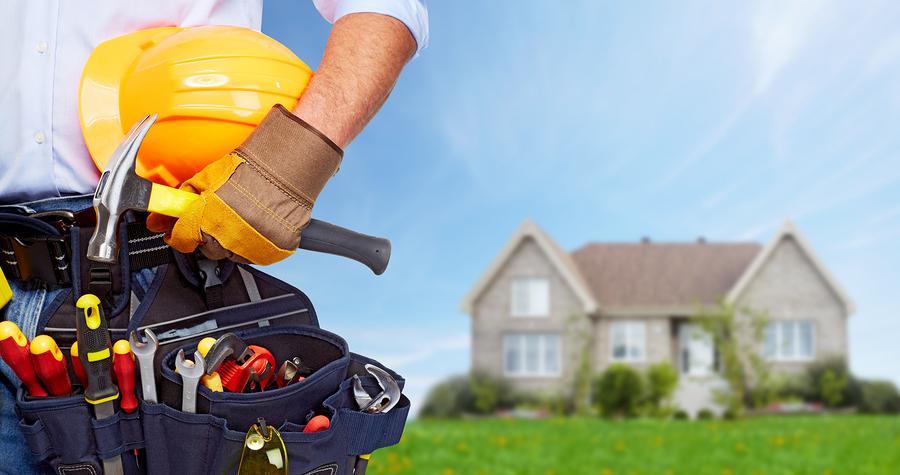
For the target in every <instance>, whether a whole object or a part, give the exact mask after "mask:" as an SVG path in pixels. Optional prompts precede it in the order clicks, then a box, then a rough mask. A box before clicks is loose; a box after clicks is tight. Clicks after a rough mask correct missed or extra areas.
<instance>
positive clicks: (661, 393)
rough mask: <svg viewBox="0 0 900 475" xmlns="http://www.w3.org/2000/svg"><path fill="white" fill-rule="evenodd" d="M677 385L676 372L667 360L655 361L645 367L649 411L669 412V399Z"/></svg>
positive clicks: (664, 413) (661, 413)
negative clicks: (655, 362)
mask: <svg viewBox="0 0 900 475" xmlns="http://www.w3.org/2000/svg"><path fill="white" fill-rule="evenodd" d="M676 387H678V372H676V371H675V368H673V367H672V365H671V364H670V363H668V362H663V363H657V364H654V365H651V366H650V367H649V368H647V394H646V399H647V404H648V405H649V407H650V410H651V412H653V413H654V414H657V415H666V413H668V412H671V408H670V407H669V399H670V398H671V397H672V394H673V393H674V392H675V388H676Z"/></svg>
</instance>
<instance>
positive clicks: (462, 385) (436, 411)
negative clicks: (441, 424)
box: [419, 376, 473, 418]
mask: <svg viewBox="0 0 900 475" xmlns="http://www.w3.org/2000/svg"><path fill="white" fill-rule="evenodd" d="M472 400H473V398H472V397H471V393H470V391H469V377H468V376H455V377H452V378H450V379H448V380H446V381H444V382H442V383H439V384H438V385H437V386H435V387H433V388H431V390H430V391H428V395H427V396H426V397H425V403H424V404H423V405H422V410H421V411H419V415H420V416H422V417H434V418H446V417H459V416H461V415H462V413H463V412H464V410H463V408H464V407H465V406H467V405H469V404H471V401H472Z"/></svg>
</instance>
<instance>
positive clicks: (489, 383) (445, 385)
mask: <svg viewBox="0 0 900 475" xmlns="http://www.w3.org/2000/svg"><path fill="white" fill-rule="evenodd" d="M518 401H519V398H518V397H517V395H516V394H515V393H514V392H513V390H512V388H511V386H510V384H509V382H508V381H506V380H504V379H502V378H496V377H494V376H489V375H486V374H483V373H473V374H471V375H468V376H455V377H452V378H450V379H448V380H446V381H444V382H442V383H440V384H438V385H437V386H435V387H434V388H432V389H431V391H429V392H428V396H426V397H425V404H424V405H423V406H422V410H421V411H420V412H419V414H420V415H421V416H422V417H426V418H427V417H434V418H446V417H459V416H461V415H463V414H493V413H494V412H496V411H497V410H500V409H512V408H513V407H514V406H515V405H516V404H517V403H518Z"/></svg>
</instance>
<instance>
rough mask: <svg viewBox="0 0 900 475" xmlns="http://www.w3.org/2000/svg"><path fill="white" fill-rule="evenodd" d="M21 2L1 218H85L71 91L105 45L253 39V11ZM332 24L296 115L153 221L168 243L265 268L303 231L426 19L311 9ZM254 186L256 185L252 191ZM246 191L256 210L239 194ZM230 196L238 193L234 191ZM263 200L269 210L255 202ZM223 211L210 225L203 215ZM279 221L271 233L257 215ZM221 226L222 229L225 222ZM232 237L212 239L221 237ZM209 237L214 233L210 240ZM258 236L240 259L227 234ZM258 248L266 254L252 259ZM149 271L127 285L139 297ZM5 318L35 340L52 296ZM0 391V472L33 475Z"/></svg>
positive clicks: (195, 5) (345, 6)
mask: <svg viewBox="0 0 900 475" xmlns="http://www.w3.org/2000/svg"><path fill="white" fill-rule="evenodd" d="M86 3H87V2H64V1H59V0H57V1H50V0H44V1H39V0H20V1H16V2H13V3H12V5H6V11H5V12H4V15H3V18H4V19H3V20H0V21H2V23H3V28H2V29H0V58H2V61H3V62H4V63H5V64H4V66H3V67H2V68H0V123H2V124H3V126H2V127H0V210H2V209H3V207H4V206H6V207H7V209H9V208H10V207H19V208H22V207H25V208H27V209H29V210H33V211H46V210H52V209H69V210H78V209H84V208H86V207H88V206H89V205H90V196H85V195H86V194H90V193H92V192H93V190H94V188H95V186H96V181H97V178H98V176H99V175H98V171H97V170H96V168H95V167H94V165H93V163H92V161H91V159H90V156H89V154H88V151H87V149H86V147H85V144H84V141H83V138H82V135H81V129H80V126H79V118H78V107H77V100H78V98H77V91H78V83H79V78H80V75H81V69H82V68H83V66H84V63H85V61H86V60H87V58H88V56H89V54H90V53H91V51H92V49H93V48H94V47H95V46H96V45H98V44H99V43H101V42H103V41H105V40H107V39H110V38H113V37H116V36H120V35H123V34H126V33H129V32H132V31H136V30H140V29H145V28H151V27H158V26H168V25H174V26H194V25H205V24H222V25H236V26H244V27H250V28H254V29H259V28H260V23H261V9H262V2H261V1H260V0H158V1H154V2H122V1H118V0H96V1H94V2H89V3H90V4H86ZM313 3H314V4H315V7H316V8H317V9H318V11H319V12H320V13H321V14H322V16H323V17H324V18H325V19H326V20H328V21H329V22H332V23H333V24H334V26H333V28H332V30H331V33H330V36H329V39H328V43H327V46H326V50H325V54H324V57H323V58H322V61H321V63H320V66H319V68H318V70H317V71H316V75H315V76H314V78H313V80H312V81H311V82H310V84H309V85H308V86H307V88H306V90H305V91H304V93H303V96H302V97H301V100H300V102H299V103H298V105H297V106H296V107H295V108H294V110H293V111H286V110H278V109H273V111H272V112H270V114H269V115H268V116H267V118H266V119H265V120H264V121H263V123H262V124H261V125H260V127H259V128H258V129H257V131H256V132H255V133H254V135H253V136H252V137H251V138H250V139H248V141H247V142H245V144H244V145H242V146H241V147H239V148H238V149H237V150H236V151H235V152H234V153H233V154H230V155H229V156H228V157H223V159H222V160H220V161H219V162H214V163H213V164H212V165H210V166H209V167H207V169H205V170H204V171H203V172H201V173H200V174H198V177H197V179H195V180H191V182H190V183H189V185H188V186H190V188H191V189H192V191H195V192H198V193H202V194H203V196H204V198H203V199H201V200H198V202H196V203H195V205H193V207H192V208H191V209H190V210H189V211H188V213H186V215H185V217H183V218H182V219H179V220H177V221H173V220H169V219H165V218H164V217H153V218H154V219H152V220H150V221H148V226H150V227H152V228H154V229H159V230H166V231H169V235H168V241H169V243H170V244H171V245H172V246H173V247H175V248H176V249H178V250H179V251H182V252H190V251H192V250H194V249H199V250H201V251H202V252H203V253H204V254H206V255H208V256H210V257H214V258H222V257H231V258H235V259H239V260H245V261H251V262H256V263H269V262H274V261H276V260H279V259H282V258H284V257H286V256H287V255H288V254H289V253H290V251H291V250H292V249H291V246H296V241H298V240H299V230H301V229H302V228H303V226H305V224H306V223H307V222H308V220H309V215H310V211H311V208H312V205H313V203H314V201H315V198H316V196H317V195H318V193H319V192H320V191H321V189H322V187H324V185H325V182H326V181H327V180H328V178H330V176H331V175H332V174H333V173H334V172H335V171H336V170H337V167H338V164H339V163H340V160H341V155H342V150H343V149H344V148H345V147H346V146H347V145H348V144H349V143H350V142H351V141H352V140H353V138H354V137H355V136H356V135H357V134H358V133H359V132H360V131H361V130H362V129H363V128H364V127H365V125H366V124H367V123H368V122H369V120H370V119H371V118H372V117H373V116H374V115H375V113H376V112H377V111H378V109H379V108H380V107H381V105H382V104H383V103H384V101H385V100H386V99H387V97H388V95H389V93H390V91H391V88H392V87H393V85H394V83H395V81H396V79H397V77H398V75H399V74H400V71H401V70H402V68H403V66H404V65H405V64H406V62H407V61H408V60H409V59H410V58H411V57H412V56H413V55H414V54H415V53H416V51H418V50H420V49H422V48H424V47H425V45H426V44H427V40H428V20H427V12H426V10H425V7H424V5H423V4H422V3H420V1H418V0H313ZM260 187H262V188H260ZM248 188H249V189H253V190H254V191H255V193H254V195H255V196H257V197H270V198H271V199H269V200H268V201H267V202H263V203H260V202H259V200H255V199H251V198H250V197H248V196H245V195H242V194H241V193H240V192H239V190H242V189H248ZM235 190H238V191H235ZM263 201H266V200H263ZM213 206H215V207H217V209H221V210H225V211H227V212H228V214H227V215H228V216H229V219H227V220H224V223H223V222H217V223H210V222H207V221H204V220H203V219H202V216H204V207H213ZM272 211H274V212H276V213H278V214H279V215H280V216H279V219H278V220H277V222H278V225H277V226H274V225H272V224H271V221H272V220H266V219H264V218H262V217H261V216H264V215H265V213H270V212H272ZM220 221H223V220H220ZM222 227H224V228H226V232H219V231H220V229H219V228H222ZM214 228H215V229H214ZM247 235H253V236H256V238H257V241H256V243H255V245H254V246H253V247H252V248H250V249H246V250H244V249H241V248H240V243H239V241H240V240H238V239H234V236H247ZM260 249H261V250H260ZM147 278H148V275H147V273H146V272H144V273H142V274H137V275H135V276H133V280H134V281H135V283H136V284H137V285H142V286H146V285H147ZM11 285H12V287H13V291H14V297H13V300H12V302H11V303H10V304H9V305H7V308H6V309H4V310H3V312H4V314H3V315H2V317H3V318H2V319H9V320H12V321H14V322H15V323H17V324H18V325H19V327H20V328H21V329H22V331H23V332H24V333H25V334H26V336H28V337H29V338H33V337H34V333H35V330H36V325H37V319H38V316H39V315H40V313H41V310H42V309H43V308H44V307H45V306H46V305H48V304H49V302H51V301H52V300H53V298H54V296H55V295H58V292H60V290H59V289H54V288H48V287H47V286H46V285H43V284H40V283H35V282H30V283H23V282H15V281H13V282H11ZM0 368H2V370H3V377H2V378H0V379H2V380H3V382H4V387H2V388H0V403H2V404H0V461H2V465H3V467H2V468H3V472H4V473H18V474H28V473H37V469H36V468H34V467H32V466H31V460H30V457H29V456H28V453H29V450H28V447H27V446H26V445H25V443H24V439H23V438H22V436H21V435H20V434H19V431H18V429H17V427H16V426H17V422H16V416H15V412H14V393H13V392H12V391H13V389H12V388H14V387H15V383H14V382H15V381H17V380H16V379H15V378H14V376H13V374H12V372H11V371H10V370H9V368H8V367H7V366H6V365H5V364H0Z"/></svg>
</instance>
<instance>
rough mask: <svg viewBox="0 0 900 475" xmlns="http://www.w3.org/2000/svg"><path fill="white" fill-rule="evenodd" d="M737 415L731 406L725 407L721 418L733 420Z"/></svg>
mask: <svg viewBox="0 0 900 475" xmlns="http://www.w3.org/2000/svg"><path fill="white" fill-rule="evenodd" d="M738 417H739V416H738V414H737V413H736V412H734V411H733V410H732V409H731V408H728V409H725V412H723V413H722V419H725V420H726V421H733V420H735V419H737V418H738Z"/></svg>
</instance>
